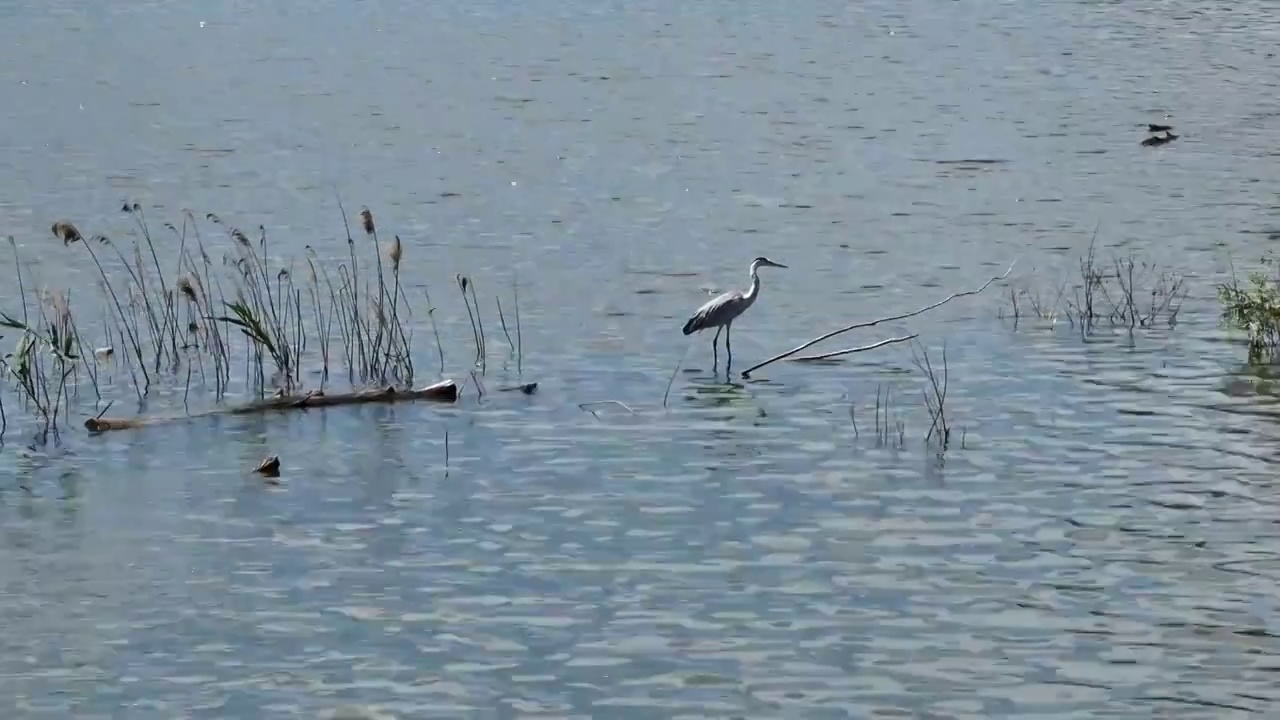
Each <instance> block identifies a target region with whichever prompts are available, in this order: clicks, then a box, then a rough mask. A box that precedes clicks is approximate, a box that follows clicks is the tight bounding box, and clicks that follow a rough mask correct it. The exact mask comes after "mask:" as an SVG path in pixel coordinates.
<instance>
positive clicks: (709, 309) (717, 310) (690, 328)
mask: <svg viewBox="0 0 1280 720" xmlns="http://www.w3.org/2000/svg"><path fill="white" fill-rule="evenodd" d="M741 301H742V293H741V292H739V291H737V290H730V291H729V292H727V293H723V294H721V295H717V296H716V297H714V298H712V299H710V300H708V301H707V302H706V303H704V304H703V306H702V307H700V308H698V309H697V310H695V311H694V313H693V316H692V317H690V318H689V322H687V323H685V325H684V327H685V334H686V335H687V334H689V333H691V332H696V331H698V330H701V329H702V328H706V327H715V326H717V325H719V324H721V323H722V322H723V320H724V319H725V317H727V316H728V314H729V311H730V310H731V309H732V308H733V306H734V304H735V303H736V302H741Z"/></svg>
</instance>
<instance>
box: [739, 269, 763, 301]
mask: <svg viewBox="0 0 1280 720" xmlns="http://www.w3.org/2000/svg"><path fill="white" fill-rule="evenodd" d="M759 292H760V275H759V273H757V272H756V269H755V268H754V267H753V268H751V287H750V289H748V290H747V292H746V294H745V295H743V297H744V298H746V299H747V301H748V302H753V301H755V299H756V295H757V294H759Z"/></svg>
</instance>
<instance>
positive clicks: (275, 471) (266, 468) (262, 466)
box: [253, 455, 280, 478]
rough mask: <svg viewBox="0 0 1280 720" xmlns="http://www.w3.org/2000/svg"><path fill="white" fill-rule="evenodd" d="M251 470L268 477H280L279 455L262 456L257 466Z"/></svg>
mask: <svg viewBox="0 0 1280 720" xmlns="http://www.w3.org/2000/svg"><path fill="white" fill-rule="evenodd" d="M253 471H254V472H256V473H258V474H259V475H261V476H263V477H268V478H278V477H280V456H279V455H272V456H270V457H267V458H264V459H263V460H262V462H260V463H258V467H256V468H254V469H253Z"/></svg>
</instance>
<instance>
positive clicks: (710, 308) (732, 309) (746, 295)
mask: <svg viewBox="0 0 1280 720" xmlns="http://www.w3.org/2000/svg"><path fill="white" fill-rule="evenodd" d="M761 267H780V268H785V267H786V265H783V264H781V263H776V262H774V261H772V260H770V259H769V258H766V257H758V258H756V259H755V260H752V261H751V287H750V288H748V289H747V291H746V292H742V291H741V290H730V291H729V292H727V293H723V294H721V295H718V296H716V297H715V298H712V299H711V300H709V301H707V303H706V304H704V305H703V306H702V307H700V308H698V309H697V311H695V312H694V313H693V317H691V318H689V320H688V321H687V322H686V323H685V324H684V328H683V329H682V332H683V333H684V334H685V335H692V334H693V333H696V332H698V331H700V330H707V329H710V328H715V329H716V336H715V337H714V338H712V340H711V356H712V358H714V360H713V367H714V366H716V365H719V362H720V359H719V351H718V349H717V344H718V343H719V341H720V331H721V330H724V349H725V352H726V353H727V354H728V361H727V362H726V363H725V370H726V371H727V370H728V369H729V367H730V366H732V365H733V348H732V347H731V346H730V344H729V333H730V331H731V330H732V325H733V321H734V320H736V319H737V318H738V316H739V315H741V314H742V313H744V312H746V311H747V308H749V307H751V306H752V305H753V304H755V301H756V298H758V297H759V296H760V275H759V272H758V271H759V269H760V268H761Z"/></svg>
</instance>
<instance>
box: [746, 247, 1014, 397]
mask: <svg viewBox="0 0 1280 720" xmlns="http://www.w3.org/2000/svg"><path fill="white" fill-rule="evenodd" d="M1016 264H1017V261H1014V262H1013V263H1010V264H1009V268H1008V269H1007V270H1005V271H1004V274H1003V275H998V276H996V277H993V278H991V279H990V280H987V281H986V282H985V283H983V284H982V287H979V288H977V289H975V290H965V291H963V292H956V293H952V294H950V295H948V296H947V297H945V298H943V299H942V300H939V301H938V302H935V303H933V304H932V305H926V306H925V307H922V308H920V309H919V310H913V311H911V312H909V313H903V314H901V315H894V316H892V317H884V318H879V319H876V320H867V321H864V322H860V323H854V324H853V325H848V326H846V327H842V328H840V329H839V330H833V331H831V332H829V333H827V334H826V335H822V336H820V337H816V338H814V339H812V340H810V341H808V342H806V343H804V344H803V345H799V346H797V347H794V348H792V349H790V350H788V351H786V352H784V353H780V354H778V355H774V356H773V357H771V358H769V359H768V360H765V361H764V362H761V363H758V364H756V365H752V366H751V367H749V368H747V369H746V370H743V371H742V377H743V378H744V379H745V378H749V377H751V373H753V372H755V371H756V370H759V369H760V368H762V367H765V366H767V365H772V364H774V363H776V362H778V361H779V360H786V359H787V358H789V357H791V356H792V355H795V354H796V353H798V352H801V351H803V350H807V349H809V348H811V347H813V346H814V345H817V344H818V343H820V342H822V341H824V340H829V339H831V338H833V337H835V336H837V335H843V334H844V333H847V332H850V331H852V330H860V329H862V328H869V327H874V326H876V325H879V324H881V323H887V322H894V321H896V320H906V319H907V318H912V317H915V316H917V315H923V314H924V313H927V312H929V311H930V310H934V309H936V308H939V307H941V306H943V305H946V304H947V303H949V302H951V301H952V300H955V299H956V298H960V297H967V296H969V295H977V294H978V293H981V292H982V291H983V290H986V289H987V288H988V287H991V285H992V283H995V282H998V281H1000V280H1004V279H1005V278H1007V277H1009V273H1011V272H1013V266H1014V265H1016ZM899 342H901V341H899ZM885 344H891V343H885ZM868 349H870V348H868ZM853 351H858V349H856V348H854V349H853ZM814 359H817V358H814Z"/></svg>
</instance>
